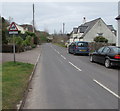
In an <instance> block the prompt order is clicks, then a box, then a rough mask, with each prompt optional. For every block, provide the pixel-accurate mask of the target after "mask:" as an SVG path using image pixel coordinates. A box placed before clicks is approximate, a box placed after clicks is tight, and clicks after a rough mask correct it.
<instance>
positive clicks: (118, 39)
mask: <svg viewBox="0 0 120 111" xmlns="http://www.w3.org/2000/svg"><path fill="white" fill-rule="evenodd" d="M116 20H117V21H118V34H117V40H116V43H117V44H116V45H117V46H120V1H119V3H118V17H117V18H116Z"/></svg>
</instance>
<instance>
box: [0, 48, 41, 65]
mask: <svg viewBox="0 0 120 111" xmlns="http://www.w3.org/2000/svg"><path fill="white" fill-rule="evenodd" d="M40 51H41V46H38V47H37V48H34V49H32V50H28V51H25V52H20V53H16V54H15V57H16V61H19V62H25V63H31V64H35V63H36V60H37V58H38V56H39V54H40ZM0 55H2V59H0V63H4V62H7V61H13V60H14V59H13V57H14V56H13V53H2V54H0Z"/></svg>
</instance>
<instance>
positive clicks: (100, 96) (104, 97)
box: [24, 43, 120, 109]
mask: <svg viewBox="0 0 120 111" xmlns="http://www.w3.org/2000/svg"><path fill="white" fill-rule="evenodd" d="M118 99H120V97H119V96H118V69H117V68H113V69H107V68H105V67H104V66H103V65H100V64H96V63H91V62H90V61H89V56H80V55H72V54H68V53H67V50H66V48H63V47H59V46H56V45H53V44H50V43H47V44H44V45H42V54H41V58H40V59H39V63H38V66H37V68H36V72H35V76H34V78H33V80H32V84H31V89H30V92H29V94H28V96H27V99H26V102H25V106H24V109H117V108H118Z"/></svg>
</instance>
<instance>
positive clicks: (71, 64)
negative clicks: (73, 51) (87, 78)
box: [69, 62, 82, 71]
mask: <svg viewBox="0 0 120 111" xmlns="http://www.w3.org/2000/svg"><path fill="white" fill-rule="evenodd" d="M69 64H71V65H72V66H73V67H75V68H76V69H77V70H78V71H82V70H81V69H79V68H78V67H77V66H75V65H74V64H73V63H72V62H69Z"/></svg>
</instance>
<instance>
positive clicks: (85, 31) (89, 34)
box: [70, 18, 116, 43]
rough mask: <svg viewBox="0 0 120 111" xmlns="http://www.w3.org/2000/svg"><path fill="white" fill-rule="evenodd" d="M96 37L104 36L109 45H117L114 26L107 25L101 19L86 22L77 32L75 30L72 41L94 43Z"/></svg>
mask: <svg viewBox="0 0 120 111" xmlns="http://www.w3.org/2000/svg"><path fill="white" fill-rule="evenodd" d="M76 31H77V32H76ZM96 36H103V37H105V38H106V39H108V42H109V43H116V30H115V29H114V28H113V26H112V25H106V23H105V22H104V21H103V20H102V19H101V18H98V19H95V20H92V21H90V22H86V23H84V24H82V25H80V26H79V27H78V28H76V30H74V29H73V31H72V33H71V37H70V41H78V40H79V41H87V42H93V41H94V38H95V37H96Z"/></svg>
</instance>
